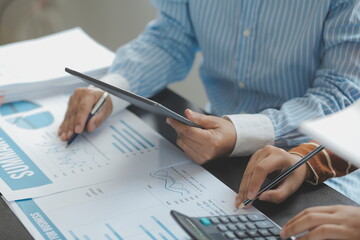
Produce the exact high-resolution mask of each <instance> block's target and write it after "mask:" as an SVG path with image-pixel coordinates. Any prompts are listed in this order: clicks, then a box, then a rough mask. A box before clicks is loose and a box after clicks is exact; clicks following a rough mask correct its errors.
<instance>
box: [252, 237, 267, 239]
mask: <svg viewBox="0 0 360 240" xmlns="http://www.w3.org/2000/svg"><path fill="white" fill-rule="evenodd" d="M253 240H265V238H263V237H256V238H254V239H253Z"/></svg>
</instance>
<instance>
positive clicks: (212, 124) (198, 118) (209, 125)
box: [185, 109, 219, 129]
mask: <svg viewBox="0 0 360 240" xmlns="http://www.w3.org/2000/svg"><path fill="white" fill-rule="evenodd" d="M185 116H186V117H187V118H188V119H189V120H190V121H192V122H194V123H196V124H197V125H200V126H202V127H203V128H205V129H214V128H217V127H219V124H218V121H216V118H215V117H213V116H207V115H205V114H202V113H198V112H194V111H191V110H190V109H186V110H185Z"/></svg>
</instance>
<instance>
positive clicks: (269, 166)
mask: <svg viewBox="0 0 360 240" xmlns="http://www.w3.org/2000/svg"><path fill="white" fill-rule="evenodd" d="M323 148H324V147H323V146H319V147H318V148H316V149H315V150H314V151H312V152H311V153H309V154H308V155H307V156H305V157H304V158H301V157H300V156H298V155H294V154H290V153H288V152H286V151H284V150H282V149H280V148H277V147H273V146H266V147H264V148H263V149H262V150H259V151H257V152H256V153H255V154H254V155H253V156H252V157H251V159H250V161H249V163H248V166H247V167H246V170H245V173H244V176H243V179H242V181H241V184H240V189H239V194H238V196H237V198H236V206H237V207H240V208H243V207H246V206H249V205H251V203H252V202H253V201H255V200H256V199H258V198H259V199H260V200H264V201H270V202H274V203H280V202H282V201H283V200H285V199H286V198H287V197H288V196H290V195H291V194H292V193H294V192H295V191H296V190H297V189H298V188H299V187H300V186H301V184H302V183H303V182H304V181H305V180H306V179H308V178H309V176H310V175H311V174H312V172H311V170H310V168H309V167H308V166H306V164H304V163H306V162H307V161H308V160H309V159H310V158H312V157H313V156H314V155H315V154H317V153H318V152H320V151H321V150H322V149H323ZM274 172H281V173H280V174H279V173H278V174H277V175H278V176H277V177H276V178H274V179H273V180H272V181H270V182H269V183H268V184H267V185H265V186H264V187H263V188H261V189H260V187H261V185H262V184H263V183H264V181H265V179H266V177H267V176H268V175H270V174H273V173H274ZM285 178H286V179H285ZM274 186H277V187H276V188H275V189H272V188H273V187H274Z"/></svg>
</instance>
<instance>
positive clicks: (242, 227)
mask: <svg viewBox="0 0 360 240" xmlns="http://www.w3.org/2000/svg"><path fill="white" fill-rule="evenodd" d="M236 227H237V228H238V229H239V230H245V229H246V226H245V223H237V224H236Z"/></svg>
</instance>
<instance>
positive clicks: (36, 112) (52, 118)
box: [0, 95, 190, 200]
mask: <svg viewBox="0 0 360 240" xmlns="http://www.w3.org/2000/svg"><path fill="white" fill-rule="evenodd" d="M67 102H68V96H66V95H59V96H55V97H49V98H44V99H40V100H34V101H21V102H15V103H8V104H5V105H3V106H0V192H1V193H2V194H3V196H4V197H5V198H6V199H7V200H18V199H24V198H33V197H39V196H43V195H49V194H52V193H56V192H60V191H65V190H69V189H73V188H77V187H82V186H87V185H91V184H95V183H100V182H104V181H109V180H114V179H121V181H125V182H126V181H130V179H133V178H136V175H138V174H144V172H148V171H149V170H152V169H159V168H161V167H166V166H169V165H173V164H178V163H181V162H187V161H190V160H189V159H188V158H187V157H185V155H184V154H183V153H182V152H181V151H180V150H179V149H178V148H177V147H175V146H174V145H173V144H171V143H169V142H168V141H167V140H166V139H164V138H163V137H162V136H160V135H159V134H158V133H157V132H156V131H154V130H153V129H151V128H150V127H149V126H148V125H146V124H145V123H144V122H143V121H142V120H141V119H139V118H138V117H137V116H135V115H134V114H132V113H131V112H129V111H127V110H124V111H122V112H120V113H119V114H117V115H115V116H113V117H111V118H109V119H107V120H106V121H105V122H104V123H103V124H102V125H101V126H100V127H99V128H97V129H96V130H95V131H94V132H92V133H83V134H81V135H79V136H78V138H77V139H76V140H75V141H74V142H73V143H72V144H71V145H70V146H69V147H68V148H65V146H66V143H65V142H62V141H61V140H60V138H59V137H58V136H57V131H58V127H59V126H60V123H61V122H62V120H63V117H64V115H65V112H66V108H67Z"/></svg>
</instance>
